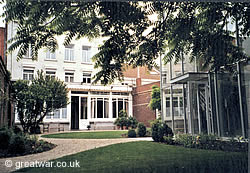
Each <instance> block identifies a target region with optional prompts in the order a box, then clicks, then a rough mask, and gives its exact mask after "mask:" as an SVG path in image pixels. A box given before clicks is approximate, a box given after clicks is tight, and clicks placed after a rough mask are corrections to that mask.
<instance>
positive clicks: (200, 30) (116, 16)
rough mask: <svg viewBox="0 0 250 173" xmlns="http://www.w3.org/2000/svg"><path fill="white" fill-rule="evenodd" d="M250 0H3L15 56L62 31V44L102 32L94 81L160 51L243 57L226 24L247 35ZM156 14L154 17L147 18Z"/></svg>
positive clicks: (216, 63) (53, 44) (212, 61)
mask: <svg viewBox="0 0 250 173" xmlns="http://www.w3.org/2000/svg"><path fill="white" fill-rule="evenodd" d="M249 12H250V3H238V2H237V3H232V2H225V3H212V2H211V3H202V2H162V1H161V2H158V1H157V2H140V3H139V2H106V1H105V2H104V1H101V2H85V1H40V2H38V1H30V0H21V1H15V0H8V3H7V5H6V13H5V17H6V20H7V21H16V22H17V24H18V30H17V35H16V36H15V37H14V38H12V39H11V40H10V42H11V43H12V45H11V46H10V47H9V51H13V50H15V49H19V52H18V55H17V59H18V60H19V59H21V58H23V56H25V55H26V53H27V51H28V49H29V47H31V50H32V59H34V60H35V59H37V52H38V50H39V49H41V48H42V47H47V48H48V49H49V50H51V51H52V52H53V51H55V49H56V48H57V41H56V39H55V37H56V36H58V35H63V34H64V35H66V37H65V40H64V45H68V44H70V42H71V41H72V39H80V38H81V37H88V38H89V39H93V38H96V37H103V38H105V41H104V43H103V44H102V45H100V47H99V53H97V54H96V55H95V56H94V60H95V68H98V69H99V72H98V73H97V74H96V75H95V76H94V79H95V80H94V83H95V82H97V81H99V80H100V81H101V83H102V84H109V83H112V82H114V80H115V79H116V78H118V79H119V80H122V78H123V73H122V72H123V70H124V69H123V67H124V66H125V65H130V66H133V67H136V66H147V67H148V68H149V69H151V68H152V67H154V66H156V63H155V60H156V59H157V58H158V57H159V55H160V54H164V53H166V52H167V53H166V54H165V57H164V61H165V63H167V62H169V61H172V60H174V61H175V63H177V62H178V61H180V60H181V58H182V55H188V56H190V61H192V60H194V59H197V61H199V62H200V64H201V65H202V67H206V66H208V67H210V68H211V69H212V70H213V69H219V68H220V67H221V66H227V65H228V64H230V63H233V62H236V61H238V60H240V59H244V58H246V55H244V53H243V52H242V50H241V49H240V48H239V47H237V46H235V45H234V43H233V40H235V39H236V38H235V33H234V32H235V31H230V30H229V29H228V28H227V24H229V23H232V24H233V25H235V21H236V19H237V21H238V25H239V34H238V35H239V37H240V38H245V37H248V36H249V35H250V20H249V19H250V13H249ZM152 14H156V16H157V19H155V20H154V21H152V20H149V16H150V15H152Z"/></svg>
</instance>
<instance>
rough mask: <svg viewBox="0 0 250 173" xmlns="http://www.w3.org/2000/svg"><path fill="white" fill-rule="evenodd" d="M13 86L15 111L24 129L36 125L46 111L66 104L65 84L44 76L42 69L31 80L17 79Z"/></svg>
mask: <svg viewBox="0 0 250 173" xmlns="http://www.w3.org/2000/svg"><path fill="white" fill-rule="evenodd" d="M13 88H14V91H13V93H14V94H13V97H14V99H15V101H16V106H17V113H18V116H19V119H20V121H21V124H22V126H23V127H26V126H27V128H28V129H26V131H28V130H29V129H30V128H31V126H34V127H35V125H38V124H39V123H40V122H41V121H42V120H43V118H44V117H45V116H46V115H47V113H49V112H52V111H54V110H57V109H60V108H63V107H65V106H66V105H67V104H68V98H67V93H68V91H67V88H66V84H64V83H63V82H62V81H60V80H58V79H54V78H51V77H49V76H45V75H44V74H43V72H42V71H41V72H39V71H38V73H37V77H36V78H35V79H34V80H33V81H31V82H29V81H24V80H18V81H17V82H15V83H14V86H13Z"/></svg>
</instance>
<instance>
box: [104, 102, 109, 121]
mask: <svg viewBox="0 0 250 173" xmlns="http://www.w3.org/2000/svg"><path fill="white" fill-rule="evenodd" d="M108 117H109V101H108V99H106V98H105V99H104V118H108Z"/></svg>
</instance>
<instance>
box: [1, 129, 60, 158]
mask: <svg viewBox="0 0 250 173" xmlns="http://www.w3.org/2000/svg"><path fill="white" fill-rule="evenodd" d="M55 146H56V145H54V144H52V143H49V142H46V141H43V140H38V137H37V136H30V135H28V134H24V133H22V132H21V131H18V132H16V133H14V131H13V130H12V129H7V128H2V129H0V158H3V157H15V156H22V155H28V154H34V153H40V152H44V151H48V150H51V149H53V148H54V147H55Z"/></svg>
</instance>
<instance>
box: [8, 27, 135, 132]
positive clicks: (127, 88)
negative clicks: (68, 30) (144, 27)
mask: <svg viewBox="0 0 250 173" xmlns="http://www.w3.org/2000/svg"><path fill="white" fill-rule="evenodd" d="M15 31H16V24H14V23H9V24H8V39H10V38H12V37H13V36H14V35H15ZM57 41H58V49H57V50H56V51H55V53H52V52H50V51H48V50H46V49H43V50H40V51H39V53H38V60H37V61H33V60H32V59H31V54H32V52H31V51H28V53H27V55H26V56H25V57H24V58H23V59H22V60H20V61H17V60H16V56H17V51H14V52H12V53H10V54H9V55H8V66H7V67H8V70H9V71H11V74H12V81H16V80H18V79H24V80H32V79H33V78H34V77H35V75H36V72H37V71H38V70H43V71H44V73H45V74H46V75H49V76H53V77H57V78H59V79H60V80H62V81H64V82H65V83H66V84H67V88H68V91H69V92H68V98H69V102H70V104H69V105H68V106H67V107H65V108H62V109H60V110H57V111H54V112H52V113H50V114H49V115H48V116H46V117H45V119H44V123H51V126H53V124H55V126H56V127H57V124H63V128H64V129H65V130H78V129H80V130H81V129H87V125H91V128H92V129H114V125H113V122H114V120H115V119H116V118H117V117H118V113H119V111H120V110H122V109H124V110H126V111H127V113H128V115H129V116H132V115H133V106H132V86H133V80H128V81H126V80H125V81H124V83H120V82H118V81H115V82H114V83H113V84H112V85H108V86H103V85H101V84H100V83H97V84H95V85H93V84H92V81H91V80H92V77H93V76H94V74H95V73H96V72H97V69H94V64H93V62H92V60H91V58H92V56H93V55H94V54H96V53H97V52H98V47H97V46H98V45H99V44H100V43H101V42H102V40H101V39H96V40H93V41H91V42H89V41H88V39H87V38H82V39H80V40H73V41H72V42H71V44H70V45H67V46H64V45H63V41H64V36H59V37H58V38H57ZM16 121H17V122H18V118H17V117H16Z"/></svg>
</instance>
